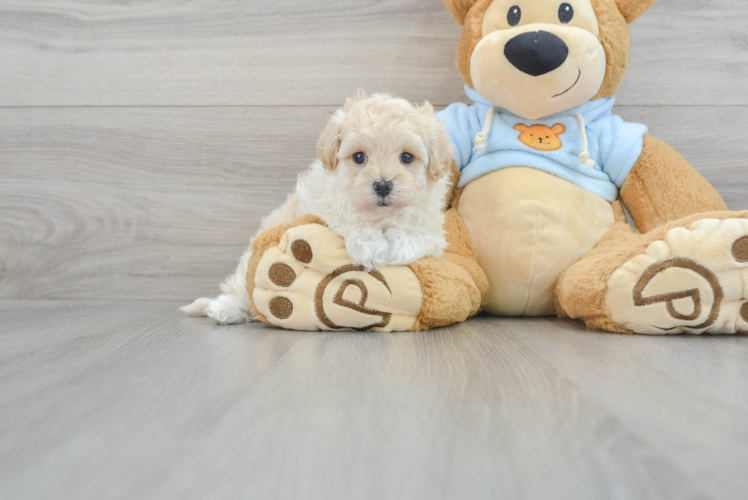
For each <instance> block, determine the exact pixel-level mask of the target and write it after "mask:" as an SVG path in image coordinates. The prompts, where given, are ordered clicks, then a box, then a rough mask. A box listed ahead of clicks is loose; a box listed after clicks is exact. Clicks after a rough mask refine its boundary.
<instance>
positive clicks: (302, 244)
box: [268, 240, 314, 319]
mask: <svg viewBox="0 0 748 500" xmlns="http://www.w3.org/2000/svg"><path fill="white" fill-rule="evenodd" d="M291 252H292V253H293V256H294V258H295V259H296V260H298V261H299V262H301V263H302V264H309V263H310V262H312V258H314V254H313V253H312V247H311V245H309V243H308V242H307V241H305V240H296V241H294V242H293V244H292V245H291ZM268 278H270V281H272V282H273V283H275V284H276V285H278V286H281V287H283V288H288V287H290V286H291V285H293V284H294V282H295V281H296V271H294V270H293V268H292V267H291V266H289V265H288V264H283V263H281V262H278V263H275V264H273V265H272V266H271V267H270V271H268ZM269 307H270V313H271V314H272V315H273V316H275V317H276V318H278V319H288V318H290V317H291V315H292V314H293V302H291V300H290V299H288V298H286V297H275V298H274V299H273V300H271V301H270V304H269Z"/></svg>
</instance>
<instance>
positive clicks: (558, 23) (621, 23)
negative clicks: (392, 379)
mask: <svg viewBox="0 0 748 500" xmlns="http://www.w3.org/2000/svg"><path fill="white" fill-rule="evenodd" d="M655 1H656V0H444V3H445V4H446V7H447V9H448V10H449V12H450V13H451V14H452V15H453V16H454V17H455V19H456V20H457V22H458V23H460V24H461V25H462V26H463V32H462V37H461V40H460V44H459V47H458V55H457V67H458V69H459V71H460V74H461V75H462V77H463V79H464V81H465V92H466V94H467V97H468V98H469V99H470V100H471V101H472V104H464V103H456V104H453V105H451V106H449V107H448V108H447V109H446V110H444V111H442V112H441V113H440V114H439V116H440V118H441V119H442V120H443V121H445V122H446V125H447V130H448V133H449V136H450V139H451V142H452V146H453V153H454V167H453V173H452V181H453V184H454V186H453V193H452V195H451V196H450V197H449V203H448V206H446V207H445V210H446V214H447V218H446V220H447V222H446V225H445V229H446V231H447V235H448V243H449V247H448V248H447V251H446V252H445V255H444V257H443V258H441V259H433V258H429V259H422V260H421V261H418V262H417V263H415V264H413V265H411V266H396V267H391V268H386V269H382V270H380V271H379V272H377V274H376V275H373V274H371V273H365V272H364V271H363V270H362V269H356V268H354V267H353V266H351V265H350V261H349V259H346V256H345V255H344V251H343V250H342V249H343V247H342V246H341V245H343V244H342V241H341V240H340V238H338V237H337V236H335V235H334V234H332V233H331V232H330V231H329V229H327V228H326V227H325V226H324V223H322V221H320V220H318V219H314V218H313V217H310V216H307V217H302V218H299V219H297V220H294V221H292V222H290V223H288V224H285V225H283V226H279V227H277V228H273V229H271V230H270V231H267V232H266V233H263V234H262V235H260V237H258V238H257V239H256V240H255V241H254V242H253V244H252V248H253V252H254V253H253V257H252V261H251V262H250V266H249V268H248V273H247V290H248V292H249V294H250V297H252V299H253V304H252V307H253V311H254V312H255V314H256V316H257V318H259V319H260V320H262V321H266V322H268V323H270V324H274V325H277V326H281V327H284V328H293V329H301V330H336V329H360V330H366V329H372V330H377V331H394V330H421V329H426V328H434V327H438V326H444V325H448V324H451V323H455V322H459V321H464V320H465V319H467V318H468V317H470V316H472V315H474V314H476V313H478V312H479V311H483V312H485V313H487V314H492V315H497V316H548V315H557V316H559V317H564V318H574V319H578V320H581V321H583V322H584V323H585V324H586V325H587V326H588V327H591V328H595V329H599V330H602V331H607V332H617V333H641V334H671V333H691V334H700V333H725V334H729V333H737V332H741V331H748V211H743V212H730V211H728V209H727V206H726V204H725V203H724V201H723V200H722V198H721V197H720V195H719V194H718V193H717V191H716V190H715V189H714V188H713V187H712V186H711V185H710V184H709V183H708V181H707V180H706V179H704V178H703V177H702V176H701V175H700V174H699V173H698V172H697V171H696V170H695V169H694V168H693V167H692V166H691V165H689V163H688V162H687V161H686V160H685V159H684V158H683V157H682V156H681V155H679V154H678V153H677V152H676V151H675V150H673V149H672V148H671V147H670V146H668V145H667V144H665V143H664V142H662V141H659V140H658V139H656V138H654V137H652V136H651V135H649V133H648V130H647V128H646V126H644V125H641V124H635V123H627V122H624V121H623V120H622V119H621V118H620V117H618V116H616V115H614V114H613V113H612V108H613V105H614V102H615V94H616V91H617V89H618V86H619V85H620V83H621V81H622V80H623V77H624V75H625V71H626V65H627V62H628V57H629V34H628V24H629V23H631V22H633V21H634V20H635V19H636V18H638V17H639V16H640V15H642V14H643V13H644V12H645V11H646V10H647V9H648V8H649V7H651V6H652V5H653V4H654V3H655ZM624 207H625V210H626V211H628V214H629V215H630V217H631V219H632V220H633V223H634V225H630V224H629V223H628V222H627V219H626V213H625V211H624ZM300 246H302V247H304V248H305V249H308V251H306V252H305V253H304V255H303V256H299V255H295V253H294V248H298V247H300ZM302 257H303V258H302ZM289 260H290V261H293V262H294V265H295V266H297V267H298V269H297V272H296V274H297V276H298V278H297V280H296V282H294V283H290V284H287V286H284V287H279V286H277V285H275V284H273V283H272V282H271V280H269V279H268V277H267V275H268V272H269V269H270V267H271V266H272V265H273V264H274V263H275V262H278V261H284V262H285V261H289ZM281 303H282V304H281ZM273 304H274V305H275V306H273ZM280 305H282V307H280Z"/></svg>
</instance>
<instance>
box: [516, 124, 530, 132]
mask: <svg viewBox="0 0 748 500" xmlns="http://www.w3.org/2000/svg"><path fill="white" fill-rule="evenodd" d="M514 130H517V131H519V132H527V125H522V124H521V123H519V124H517V125H515V126H514Z"/></svg>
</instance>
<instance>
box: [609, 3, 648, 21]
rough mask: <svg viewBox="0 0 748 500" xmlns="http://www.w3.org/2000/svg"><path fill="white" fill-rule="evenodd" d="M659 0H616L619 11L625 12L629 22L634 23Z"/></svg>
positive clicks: (625, 17) (624, 16)
mask: <svg viewBox="0 0 748 500" xmlns="http://www.w3.org/2000/svg"><path fill="white" fill-rule="evenodd" d="M656 1H657V0H616V5H617V6H618V11H619V12H620V13H621V14H623V18H624V19H626V22H627V23H633V22H634V21H636V18H637V17H639V16H641V15H642V14H644V13H645V12H646V11H647V9H649V8H650V7H651V6H653V5H654V4H655V2H656Z"/></svg>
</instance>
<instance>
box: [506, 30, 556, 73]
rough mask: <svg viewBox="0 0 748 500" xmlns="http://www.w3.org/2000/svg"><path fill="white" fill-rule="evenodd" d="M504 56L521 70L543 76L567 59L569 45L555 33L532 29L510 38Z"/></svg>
mask: <svg viewBox="0 0 748 500" xmlns="http://www.w3.org/2000/svg"><path fill="white" fill-rule="evenodd" d="M504 56H506V58H507V60H508V61H509V62H510V63H512V65H513V66H514V67H515V68H517V69H518V70H520V71H521V72H523V73H527V74H528V75H530V76H541V75H545V74H546V73H550V72H551V71H553V70H554V69H556V68H558V67H559V66H561V65H562V64H563V63H564V61H566V58H567V57H569V47H568V46H567V45H566V43H565V42H564V41H563V40H561V38H559V37H558V36H556V35H554V34H553V33H549V32H548V31H542V30H541V31H530V32H527V33H522V34H521V35H517V36H515V37H514V38H512V39H511V40H509V41H508V42H507V43H506V45H505V46H504Z"/></svg>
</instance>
